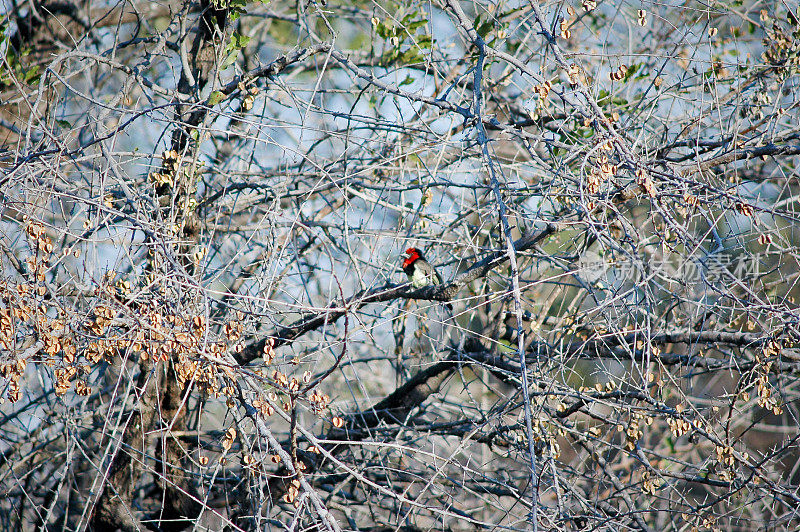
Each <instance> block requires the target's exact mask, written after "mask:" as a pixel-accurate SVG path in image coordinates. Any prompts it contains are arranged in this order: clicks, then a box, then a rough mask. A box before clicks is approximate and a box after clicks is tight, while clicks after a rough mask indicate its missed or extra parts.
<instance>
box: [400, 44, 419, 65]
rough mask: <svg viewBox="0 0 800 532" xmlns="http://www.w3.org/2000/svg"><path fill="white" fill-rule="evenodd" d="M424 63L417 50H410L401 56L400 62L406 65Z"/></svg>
mask: <svg viewBox="0 0 800 532" xmlns="http://www.w3.org/2000/svg"><path fill="white" fill-rule="evenodd" d="M421 61H422V56H421V55H419V52H418V51H417V50H416V49H415V48H409V49H408V50H406V51H405V52H403V53H402V54H401V55H400V62H401V63H404V64H410V63H419V62H421Z"/></svg>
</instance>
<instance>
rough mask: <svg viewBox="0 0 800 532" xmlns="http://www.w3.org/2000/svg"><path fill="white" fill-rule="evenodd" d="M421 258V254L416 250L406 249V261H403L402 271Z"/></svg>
mask: <svg viewBox="0 0 800 532" xmlns="http://www.w3.org/2000/svg"><path fill="white" fill-rule="evenodd" d="M421 258H422V252H421V251H420V250H418V249H417V248H408V249H407V250H406V259H405V260H404V261H403V269H404V270H405V269H406V268H408V267H409V266H411V265H412V264H414V263H415V262H417V261H418V260H419V259H421Z"/></svg>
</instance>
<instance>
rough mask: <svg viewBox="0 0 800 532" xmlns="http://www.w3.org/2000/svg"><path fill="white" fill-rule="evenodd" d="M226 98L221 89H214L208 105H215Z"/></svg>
mask: <svg viewBox="0 0 800 532" xmlns="http://www.w3.org/2000/svg"><path fill="white" fill-rule="evenodd" d="M224 99H225V94H224V93H223V92H221V91H214V92H212V93H211V94H210V95H209V97H208V105H209V106H210V107H213V106H215V105H217V104H218V103H219V102H221V101H222V100H224Z"/></svg>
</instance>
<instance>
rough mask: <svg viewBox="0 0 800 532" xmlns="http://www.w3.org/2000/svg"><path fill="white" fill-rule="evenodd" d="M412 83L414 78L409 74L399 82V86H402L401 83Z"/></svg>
mask: <svg viewBox="0 0 800 532" xmlns="http://www.w3.org/2000/svg"><path fill="white" fill-rule="evenodd" d="M412 83H414V78H412V77H411V76H406V79H404V80H403V81H401V82H400V86H401V87H402V86H403V85H411V84H412Z"/></svg>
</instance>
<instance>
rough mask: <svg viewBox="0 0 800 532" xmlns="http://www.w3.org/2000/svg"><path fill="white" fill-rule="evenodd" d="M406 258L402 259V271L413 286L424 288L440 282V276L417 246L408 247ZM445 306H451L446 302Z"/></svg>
mask: <svg viewBox="0 0 800 532" xmlns="http://www.w3.org/2000/svg"><path fill="white" fill-rule="evenodd" d="M405 255H406V258H405V259H404V260H403V271H404V272H405V274H406V275H407V276H408V280H409V281H410V282H411V285H412V286H413V287H414V288H424V287H426V286H429V285H434V284H442V276H441V275H439V272H437V271H436V269H435V268H434V267H433V266H431V263H430V262H428V261H427V260H425V257H424V256H422V251H420V250H419V249H417V248H408V249H407V250H406V253H405ZM447 308H448V309H450V310H453V306H452V305H451V304H450V303H447Z"/></svg>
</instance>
